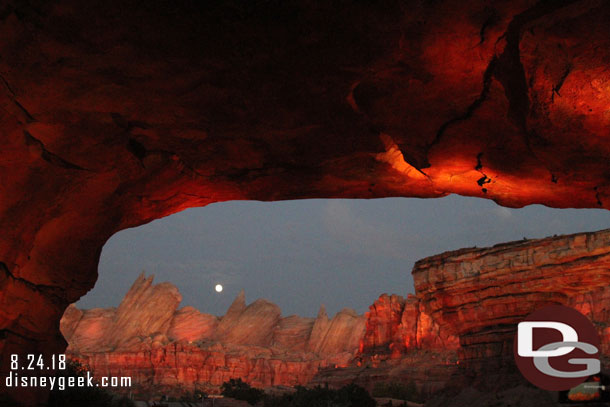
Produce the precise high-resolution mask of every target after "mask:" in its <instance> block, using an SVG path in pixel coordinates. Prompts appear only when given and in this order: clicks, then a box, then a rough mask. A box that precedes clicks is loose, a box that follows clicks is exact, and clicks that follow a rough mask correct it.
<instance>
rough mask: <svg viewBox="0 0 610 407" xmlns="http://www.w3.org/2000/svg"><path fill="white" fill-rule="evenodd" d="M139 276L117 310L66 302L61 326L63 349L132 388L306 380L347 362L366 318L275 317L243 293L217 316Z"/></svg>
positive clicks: (149, 390)
mask: <svg viewBox="0 0 610 407" xmlns="http://www.w3.org/2000/svg"><path fill="white" fill-rule="evenodd" d="M152 282H153V277H148V278H146V277H145V276H144V275H143V274H142V275H140V277H138V279H137V280H136V281H135V282H134V284H133V286H132V287H131V289H130V290H129V291H128V293H127V294H126V295H125V298H124V299H123V301H122V302H121V304H120V305H119V307H118V308H117V309H114V308H108V309H101V308H97V309H92V310H85V311H81V310H79V309H78V308H76V307H75V306H74V305H71V306H70V307H68V309H67V311H66V313H65V314H64V317H63V318H62V320H61V330H62V332H63V334H64V336H65V338H66V340H67V341H68V343H69V347H68V353H69V355H70V356H71V357H73V358H75V359H77V360H80V361H81V362H83V363H84V364H87V365H89V366H90V367H91V369H92V370H93V371H94V373H95V374H96V375H97V376H125V375H127V376H130V377H132V380H133V383H134V386H133V388H132V391H135V392H136V393H137V392H141V393H142V394H143V395H145V396H147V395H150V394H153V393H154V394H173V395H180V394H181V393H185V392H192V391H193V390H194V389H195V388H198V389H206V390H209V391H218V388H219V386H220V385H221V384H222V383H223V382H225V381H227V380H229V379H231V378H236V377H240V378H242V379H244V380H245V381H247V382H249V383H251V384H252V385H255V386H259V387H268V386H275V385H296V384H305V383H308V382H310V381H311V380H312V379H313V377H314V376H315V374H316V373H317V372H318V370H320V369H321V368H324V367H335V366H346V365H347V364H348V363H349V362H350V361H351V360H352V359H353V358H354V357H355V355H356V352H357V351H358V344H359V341H360V339H361V338H362V335H363V333H364V329H365V319H364V317H363V316H361V315H357V314H356V313H355V312H354V311H353V310H350V309H344V310H342V311H340V312H338V313H337V314H336V315H335V316H334V317H333V318H332V319H328V316H327V315H326V312H325V311H324V308H323V307H322V308H321V312H320V315H319V316H318V318H317V319H313V318H302V317H299V316H296V315H292V316H288V317H282V316H281V311H280V309H279V307H278V306H277V305H275V304H273V303H271V302H269V301H267V300H263V299H259V300H256V301H254V302H253V303H251V304H249V305H246V298H245V293H244V291H241V292H240V293H239V295H238V296H237V297H236V298H235V300H234V301H233V303H232V304H231V306H230V307H229V309H228V311H227V313H226V314H225V315H224V316H223V317H221V318H218V317H216V316H213V315H209V314H203V313H200V312H199V311H198V310H196V309H194V308H193V307H184V308H181V309H177V308H178V305H179V302H180V300H181V296H180V294H179V293H178V291H177V289H176V287H175V286H173V285H172V284H170V283H161V284H157V285H153V284H152Z"/></svg>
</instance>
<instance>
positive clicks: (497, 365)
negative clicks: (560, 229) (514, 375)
mask: <svg viewBox="0 0 610 407" xmlns="http://www.w3.org/2000/svg"><path fill="white" fill-rule="evenodd" d="M413 278H414V281H415V290H416V292H417V296H418V298H419V299H420V301H421V304H422V305H423V309H424V310H425V312H426V313H427V314H428V315H430V317H431V318H432V319H433V320H434V321H435V322H436V323H437V324H438V326H439V327H440V330H441V331H442V332H448V333H451V334H452V335H455V336H458V337H459V341H460V349H459V354H460V360H461V362H462V363H461V367H463V368H464V369H468V370H469V371H470V372H471V374H473V371H475V372H476V371H478V372H479V373H478V378H479V379H485V378H487V379H490V373H498V371H499V370H502V369H504V370H506V369H508V370H510V369H512V368H513V366H514V365H513V350H512V349H513V338H514V334H515V330H516V324H517V323H518V322H519V321H521V320H522V319H523V317H525V316H526V315H527V314H529V313H531V312H532V311H534V310H535V309H537V308H539V307H541V306H543V305H546V304H551V303H560V304H565V305H568V306H571V307H573V308H576V309H578V310H579V311H581V312H582V313H584V314H585V315H587V316H588V317H589V318H590V319H591V320H592V321H593V322H594V324H595V325H596V326H597V327H598V329H599V334H600V337H601V338H602V343H603V344H602V353H603V354H604V364H605V366H606V368H608V367H610V364H609V363H608V362H609V360H608V357H610V352H609V350H610V348H609V346H610V342H609V340H608V339H609V338H610V337H609V333H610V301H608V299H609V298H610V230H602V231H599V232H592V233H579V234H575V235H568V236H560V237H549V238H546V239H537V240H523V241H517V242H511V243H504V244H499V245H496V246H493V247H490V248H484V249H477V248H472V249H463V250H457V251H454V252H447V253H443V254H440V255H437V256H432V257H429V258H426V259H423V260H420V261H418V262H417V263H416V264H415V267H414V268H413ZM491 377H494V376H493V375H491ZM491 380H494V378H491Z"/></svg>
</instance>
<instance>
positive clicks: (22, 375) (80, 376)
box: [4, 354, 131, 391]
mask: <svg viewBox="0 0 610 407" xmlns="http://www.w3.org/2000/svg"><path fill="white" fill-rule="evenodd" d="M10 360H11V362H10V371H9V374H8V375H7V376H6V377H5V378H4V386H5V387H6V388H11V387H13V388H16V387H23V388H34V387H38V388H47V389H49V390H51V391H53V390H60V391H63V390H66V389H67V388H74V387H103V388H116V387H131V377H128V376H102V377H96V378H94V377H93V376H92V375H91V372H89V371H88V370H86V369H84V368H83V367H82V366H81V365H78V366H77V365H75V364H72V365H71V364H70V363H71V362H70V361H68V360H67V359H66V355H65V354H58V355H50V356H47V357H46V358H45V356H43V355H34V354H28V355H23V356H20V355H17V354H12V355H11V356H10ZM72 363H74V362H72ZM70 366H71V368H70ZM44 372H47V373H49V374H48V375H45V374H44ZM70 374H73V375H70Z"/></svg>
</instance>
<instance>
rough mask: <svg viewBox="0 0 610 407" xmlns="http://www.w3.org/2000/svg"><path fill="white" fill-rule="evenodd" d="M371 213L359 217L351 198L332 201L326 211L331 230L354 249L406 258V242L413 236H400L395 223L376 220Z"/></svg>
mask: <svg viewBox="0 0 610 407" xmlns="http://www.w3.org/2000/svg"><path fill="white" fill-rule="evenodd" d="M370 215H371V214H370V213H367V217H366V218H364V217H361V216H359V215H358V214H357V213H356V212H355V211H354V210H353V209H352V207H351V206H350V205H349V201H344V200H329V201H328V203H327V204H326V208H325V210H324V213H323V222H324V225H325V227H326V229H327V232H328V233H329V235H330V236H332V237H333V238H334V239H335V240H337V241H338V243H341V245H343V246H345V247H347V248H349V249H350V250H351V251H352V252H355V253H358V254H363V255H367V256H388V257H393V258H400V259H404V258H406V255H405V250H404V245H408V244H409V241H408V240H409V239H405V237H404V236H401V235H399V233H398V230H397V229H396V227H395V226H394V225H388V224H385V223H382V222H378V221H375V220H374V219H372V218H371V216H370Z"/></svg>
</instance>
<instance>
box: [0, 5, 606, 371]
mask: <svg viewBox="0 0 610 407" xmlns="http://www.w3.org/2000/svg"><path fill="white" fill-rule="evenodd" d="M609 18H610V5H609V4H608V3H607V2H603V1H566V0H558V1H540V2H534V1H524V0H519V1H494V2H474V1H473V2H464V1H436V2H417V1H396V2H385V3H383V4H381V3H375V2H357V1H353V2H352V1H342V2H323V3H321V4H315V3H312V2H308V1H305V0H295V1H286V2H273V1H271V2H263V1H254V2H252V1H241V0H233V1H224V2H215V3H211V2H200V1H195V0H177V1H165V0H152V1H147V2H144V3H143V2H139V1H118V0H110V1H87V2H83V1H79V0H50V1H47V0H28V1H21V0H8V1H6V2H3V3H2V5H0V107H1V109H0V135H1V136H0V137H1V140H2V150H1V154H0V230H2V234H1V236H0V292H1V293H2V294H1V296H0V332H1V337H0V350H1V355H2V357H0V366H2V367H0V370H2V369H3V368H4V367H5V366H6V365H7V363H6V362H7V361H6V357H7V356H6V355H8V354H10V353H11V352H15V351H24V350H28V351H30V352H33V353H38V352H42V351H44V352H47V353H48V352H58V351H61V350H62V349H63V348H64V346H65V343H64V341H63V340H62V339H61V336H60V335H59V331H58V321H59V318H60V317H61V315H62V313H63V310H64V309H65V307H66V306H67V304H69V303H70V302H73V301H75V300H76V299H78V298H79V297H80V296H82V295H83V294H84V293H86V292H87V290H89V289H91V287H92V286H93V284H94V282H95V280H96V268H97V262H98V258H99V254H100V251H101V247H102V246H103V244H104V242H105V241H106V240H107V239H108V238H109V237H110V236H111V235H112V234H113V233H115V232H117V231H118V230H121V229H124V228H127V227H132V226H136V225H140V224H142V223H146V222H148V221H150V220H152V219H155V218H159V217H162V216H166V215H169V214H171V213H174V212H176V211H179V210H181V209H184V208H187V207H191V206H203V205H206V204H209V203H211V202H218V201H224V200H230V199H259V200H279V199H298V198H312V197H354V198H375V197H387V196H418V197H439V196H444V195H446V194H449V193H459V194H463V195H470V196H479V197H483V198H488V199H493V200H495V201H496V202H498V203H500V204H502V205H507V206H521V205H526V204H530V203H542V204H546V205H549V206H556V207H605V208H608V207H609V206H610V203H609V202H610V199H609V194H610V190H609V186H608V185H609V184H608V180H609V178H610V163H609V160H608V157H609V150H610V143H608V142H607V137H608V134H610V131H609V130H610V126H609V124H610V115H609V114H608V112H609V109H610V73H609V72H608V70H607V66H608V61H609V59H610V51H609V50H610V35H609V34H610V32H609V31H610V25H608V24H607V21H608V20H609Z"/></svg>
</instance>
